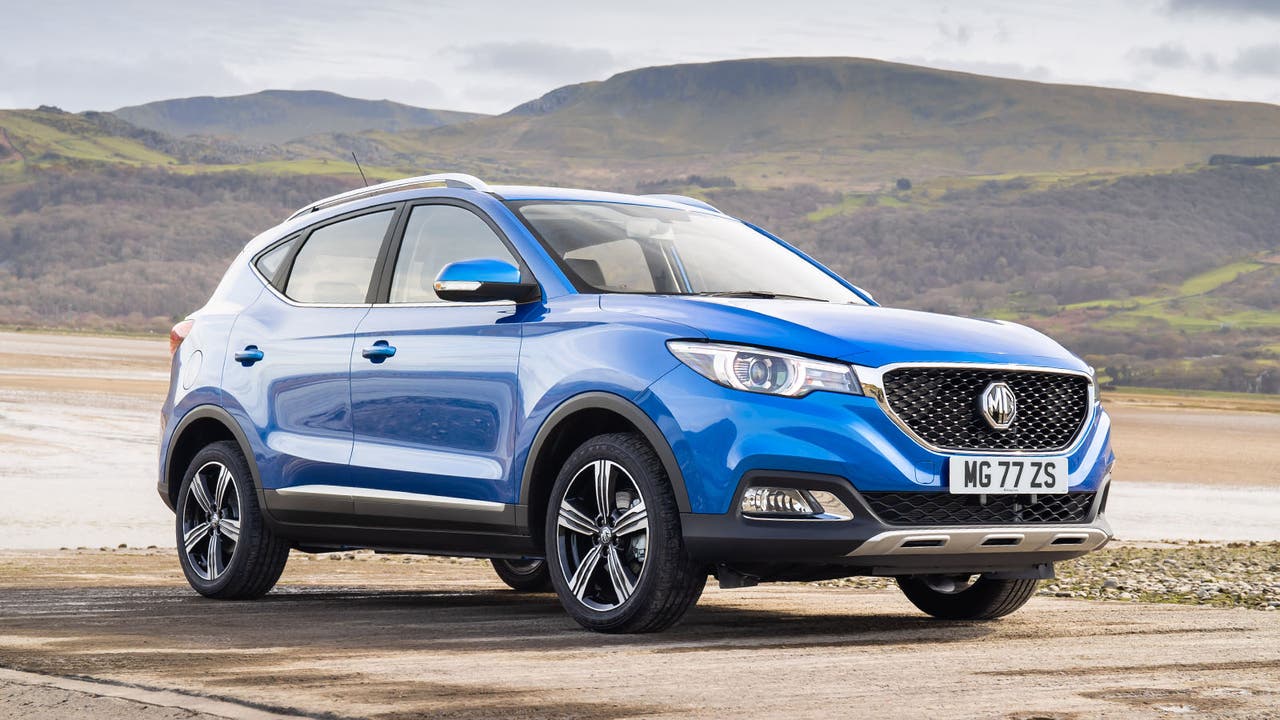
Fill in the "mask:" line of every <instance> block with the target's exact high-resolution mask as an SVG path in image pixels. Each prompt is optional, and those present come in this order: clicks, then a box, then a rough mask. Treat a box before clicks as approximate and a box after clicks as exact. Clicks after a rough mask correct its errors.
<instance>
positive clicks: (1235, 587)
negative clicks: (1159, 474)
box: [817, 542, 1280, 612]
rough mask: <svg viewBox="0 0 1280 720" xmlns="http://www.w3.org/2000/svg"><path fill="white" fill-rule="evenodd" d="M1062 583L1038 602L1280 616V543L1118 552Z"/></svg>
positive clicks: (1081, 566) (1062, 576)
mask: <svg viewBox="0 0 1280 720" xmlns="http://www.w3.org/2000/svg"><path fill="white" fill-rule="evenodd" d="M1057 574H1058V577H1057V578H1056V579H1054V580H1045V581H1043V582H1041V583H1040V589H1039V591H1038V592H1037V594H1038V595H1041V596H1047V597H1062V598H1080V599H1086V600H1116V601H1120V602H1153V603H1174V604H1179V605H1210V606H1214V607H1243V608H1250V609H1253V610H1260V611H1263V612H1275V611H1277V610H1280V543H1276V542H1272V543H1260V542H1251V543H1228V544H1225V545H1224V544H1213V543H1199V542H1187V543H1161V544H1160V545H1155V546H1152V545H1124V544H1121V545H1113V546H1111V547H1107V548H1104V549H1102V550H1100V551H1098V552H1095V553H1092V554H1089V555H1086V556H1084V557H1082V558H1076V559H1075V560H1068V561H1067V562H1063V563H1058V566H1057ZM817 584H818V585H821V586H825V587H857V588H865V589H882V588H889V587H893V585H894V582H893V580H890V579H886V578H846V579H843V580H830V581H826V582H822V583H817Z"/></svg>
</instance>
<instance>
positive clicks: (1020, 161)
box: [375, 58, 1280, 187]
mask: <svg viewBox="0 0 1280 720" xmlns="http://www.w3.org/2000/svg"><path fill="white" fill-rule="evenodd" d="M375 139H377V140H378V141H380V142H382V143H384V144H385V145H386V146H387V147H389V148H391V149H393V150H394V152H395V153H397V154H399V155H401V156H416V157H421V158H424V159H433V160H438V159H441V158H450V157H451V158H456V159H461V160H463V161H464V162H472V163H475V164H477V165H481V166H483V164H484V163H485V162H487V161H494V162H497V161H499V160H503V161H505V162H507V163H508V164H512V163H515V164H520V165H523V166H525V167H527V168H528V169H530V170H533V171H535V172H536V173H537V174H543V173H547V174H552V173H558V174H560V175H566V174H567V175H570V176H573V177H582V178H587V179H589V178H592V177H599V176H600V175H601V174H602V173H601V172H600V170H601V164H602V163H608V167H609V168H611V169H612V170H615V171H617V170H621V171H625V172H626V173H628V174H631V175H639V176H641V177H654V176H661V175H662V174H663V173H665V174H689V173H701V174H728V175H730V176H732V177H733V178H734V179H735V180H737V181H738V182H739V183H740V184H749V185H755V186H766V187H767V186H770V185H774V184H777V183H778V182H779V178H781V179H782V180H786V181H803V180H806V179H808V180H813V181H821V182H823V183H824V184H835V185H837V186H839V187H853V186H856V185H858V184H861V183H867V182H875V181H883V180H885V179H886V178H892V177H895V176H897V175H908V176H910V177H939V176H953V175H967V174H991V173H1006V172H1044V171H1048V170H1081V169H1098V168H1116V169H1119V168H1147V167H1161V168H1169V167H1177V166H1180V165H1182V164H1185V163H1188V162H1203V161H1204V160H1205V159H1206V158H1208V157H1209V156H1210V155H1211V154H1214V153H1225V154H1235V155H1266V154H1277V153H1280V107H1278V106H1274V105H1265V104H1259V103H1239V102H1224V101H1216V100H1197V99H1192V98H1183V97H1174V96H1170V95H1157V94H1151V93H1140V92H1133V91H1127V90H1110V89H1103V88H1094V87H1080V86H1070V85H1051V84H1044V83H1036V82H1027V81H1021V80H1007V79H1000V78H992V77H983V76H979V75H971V74H967V73H959V72H949V71H944V70H933V69H929V68H922V67H914V66H910V65H901V64H896V63H888V62H881V61H877V60H863V59H856V58H772V59H760V60H732V61H725V62H713V63H704V64H689V65H672V66H666V67H651V68H643V69H640V70H632V71H629V72H624V73H620V74H618V75H615V76H613V77H611V78H609V79H608V80H605V81H602V82H592V83H584V84H580V85H571V86H568V87H563V88H560V89H558V90H555V91H553V92H551V93H548V94H547V95H544V96H543V97H541V98H538V99H536V100H533V101H531V102H528V103H525V104H523V105H521V106H519V107H517V108H515V109H514V110H512V111H510V112H508V113H506V114H504V115H501V116H497V117H491V118H481V119H479V120H475V121H472V122H469V123H462V124H458V125H451V126H449V127H444V128H437V129H430V130H416V131H408V132H403V133H398V134H396V135H395V136H393V137H377V138H375Z"/></svg>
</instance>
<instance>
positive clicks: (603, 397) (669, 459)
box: [518, 392, 689, 546]
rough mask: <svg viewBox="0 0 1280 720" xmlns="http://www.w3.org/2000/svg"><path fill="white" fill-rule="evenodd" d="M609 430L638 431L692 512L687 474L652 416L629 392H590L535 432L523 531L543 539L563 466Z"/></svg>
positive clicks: (523, 486) (523, 493)
mask: <svg viewBox="0 0 1280 720" xmlns="http://www.w3.org/2000/svg"><path fill="white" fill-rule="evenodd" d="M610 432H638V433H640V434H641V435H643V436H644V438H645V440H646V441H647V442H648V443H649V445H650V447H652V448H653V450H654V452H655V453H657V455H658V459H659V460H660V461H661V462H662V467H663V470H665V471H666V473H667V479H668V481H669V482H670V483H671V489H672V491H673V493H674V494H675V497H676V505H677V506H678V507H679V509H680V512H682V513H687V512H689V494H688V491H687V490H686V488H685V484H684V475H683V474H682V473H681V472H680V464H679V462H677V461H676V456H675V453H674V452H672V450H671V445H670V444H669V443H668V442H667V439H666V436H664V435H663V434H662V431H661V430H660V429H659V428H658V425H657V423H655V422H654V421H653V420H652V419H651V418H650V417H649V416H648V414H646V413H645V412H644V410H641V409H640V408H639V407H637V406H636V405H635V404H633V403H631V402H630V401H628V400H626V399H625V398H623V397H621V396H619V395H614V394H612V393H606V392H588V393H583V394H581V395H575V396H574V397H572V398H569V399H568V400H565V401H564V402H562V403H561V404H560V405H558V406H557V407H556V409H555V410H552V411H551V413H550V414H549V415H548V416H547V419H546V420H545V421H543V423H542V427H540V428H539V429H538V433H537V435H535V436H534V439H533V443H532V444H531V445H530V447H529V455H528V458H527V459H526V460H525V464H524V472H523V474H522V477H521V480H520V507H521V509H522V510H523V512H522V513H521V515H522V516H523V517H522V518H520V519H519V520H518V523H519V525H520V528H519V529H520V531H521V532H527V533H530V534H531V535H532V536H533V537H534V541H535V543H538V544H539V546H540V545H541V535H542V534H541V533H540V532H531V528H538V527H541V526H542V523H543V520H544V518H545V514H546V507H547V501H548V500H549V498H550V495H551V486H552V485H553V484H554V483H555V479H556V475H557V474H558V473H559V470H560V466H561V465H563V464H564V461H565V460H567V459H568V457H569V455H570V454H572V453H573V451H574V450H576V449H577V448H578V446H579V445H581V444H582V443H583V442H585V441H586V440H587V439H588V438H591V437H594V436H596V435H601V434H604V433H610Z"/></svg>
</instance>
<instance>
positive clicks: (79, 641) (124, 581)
mask: <svg viewBox="0 0 1280 720" xmlns="http://www.w3.org/2000/svg"><path fill="white" fill-rule="evenodd" d="M302 557H306V556H295V557H294V559H293V560H292V561H291V564H290V567H289V569H288V571H287V573H286V577H285V578H284V580H283V581H282V587H281V588H280V589H278V590H277V591H276V592H275V593H273V594H272V595H270V596H268V597H267V598H266V599H264V600H261V601H256V602H246V603H224V602H214V601H208V600H204V599H201V598H198V597H196V596H194V595H193V594H192V593H191V592H190V591H189V590H188V589H186V588H185V587H184V586H183V583H182V580H181V576H180V575H179V574H178V572H177V570H176V567H175V564H174V563H173V562H172V560H171V558H169V557H168V556H167V554H156V553H151V554H148V553H145V552H106V553H102V552H86V553H65V552H64V553H49V552H43V553H21V552H12V551H10V552H5V553H3V554H0V606H2V607H3V608H4V610H3V612H2V613H0V666H3V667H5V668H9V669H11V670H18V671H22V672H24V673H34V674H37V675H36V676H35V677H36V678H43V679H44V681H45V682H54V681H56V680H57V679H58V678H65V677H69V676H75V677H82V676H83V677H88V678H90V679H93V680H98V681H106V682H109V683H112V684H111V685H108V686H103V689H102V691H101V692H102V693H103V694H104V695H105V693H107V692H112V691H113V689H115V690H116V691H118V689H119V688H121V687H124V688H132V689H135V690H139V691H140V692H142V691H146V692H151V691H163V690H169V691H175V692H173V693H169V694H166V695H165V697H168V698H170V702H172V698H174V697H178V698H179V700H178V702H181V697H183V696H185V697H187V698H189V702H190V703H191V704H192V706H193V707H196V703H198V702H204V701H207V700H209V699H214V700H220V701H224V702H225V703H226V705H220V706H218V708H221V710H219V709H218V708H213V709H212V712H210V710H209V709H205V710H204V712H210V714H212V715H221V716H223V717H236V716H238V715H237V714H236V713H237V712H240V711H243V712H246V713H247V712H254V713H261V712H262V711H264V710H265V711H273V712H278V713H282V714H300V715H308V716H325V717H374V718H408V717H438V718H530V717H590V718H623V717H626V718H631V717H664V716H672V715H679V716H681V717H691V718H720V717H742V718H763V717H789V718H809V717H813V718H819V717H821V718H826V717H831V716H832V714H833V712H834V711H835V709H836V708H843V709H844V712H853V713H857V714H858V715H860V716H861V715H864V714H865V713H866V712H867V711H868V709H873V710H871V711H870V712H871V714H872V715H874V716H897V717H929V718H972V717H1000V718H1052V719H1064V720H1065V719H1066V718H1080V717H1117V718H1119V717H1123V718H1169V717H1179V716H1188V715H1189V716H1194V717H1219V718H1261V717H1280V618H1278V617H1277V614H1276V613H1261V612H1257V611H1252V610H1220V609H1210V608H1195V607H1183V606H1165V605H1141V604H1120V603H1105V602H1084V601H1074V600H1060V599H1056V598H1034V599H1033V600H1032V601H1031V602H1030V604H1028V606H1027V607H1025V608H1024V609H1023V610H1022V611H1021V612H1019V613H1017V614H1015V615H1012V616H1010V617H1008V618H1006V619H1004V620H1002V621H998V622H993V623H940V622H936V621H931V620H928V619H926V618H924V617H923V616H921V615H919V614H918V613H917V612H915V611H914V609H913V608H911V607H910V606H909V605H908V604H907V602H906V601H905V600H904V599H902V597H901V596H900V595H899V594H898V593H896V592H892V591H878V592H876V591H855V590H847V589H835V588H819V587H814V586H810V585H774V586H768V587H759V588H752V589H748V590H733V591H722V590H719V589H712V588H708V590H707V593H706V594H705V595H704V596H703V600H702V602H701V603H700V604H699V606H698V607H697V608H695V609H694V610H693V611H692V612H691V613H690V615H689V616H688V618H687V619H686V621H685V622H684V623H682V624H681V625H678V626H677V627H676V628H674V629H673V630H671V631H669V632H668V633H665V634H662V635H657V636H641V637H611V636H601V635H596V634H591V633H587V632H584V631H582V630H580V629H578V628H577V627H576V626H575V625H574V624H573V623H572V622H571V621H570V620H569V619H568V618H567V617H566V616H565V615H564V614H563V612H562V611H561V610H560V608H559V606H558V604H557V603H556V601H555V599H554V598H553V597H552V596H548V595H526V594H520V593H515V592H511V591H508V590H504V589H501V587H502V586H500V585H499V584H498V583H497V582H496V579H495V578H494V576H493V575H492V573H491V571H490V570H489V569H488V567H487V565H486V564H484V563H482V562H479V561H450V560H438V559H412V560H411V561H408V562H405V561H404V559H403V558H399V557H394V556H376V557H375V556H356V557H357V559H354V560H330V559H328V558H327V557H321V558H318V559H305V560H304V559H300V558H302ZM24 679H25V681H24ZM35 682H36V680H35V679H33V678H32V676H30V675H23V676H19V677H18V679H17V680H15V679H14V678H13V677H12V676H6V675H3V674H0V700H2V699H3V698H5V697H11V698H19V699H21V698H24V697H25V698H26V702H27V703H28V706H27V707H28V708H30V709H31V712H30V713H27V714H22V715H19V716H21V717H59V716H58V715H56V714H51V713H50V712H47V711H45V710H43V709H42V708H44V707H45V706H46V705H47V703H48V702H49V700H48V695H49V694H51V693H52V694H55V695H57V694H68V695H69V696H70V701H72V702H75V703H79V705H73V706H72V707H77V708H87V709H88V710H91V711H92V712H91V713H90V714H93V715H94V716H95V717H125V716H126V715H129V714H135V713H136V714H140V715H141V716H143V717H180V716H179V715H172V714H164V713H170V712H171V709H172V707H173V706H172V705H163V704H157V705H149V704H147V703H146V702H145V698H146V697H149V696H148V695H146V694H143V695H140V696H139V697H141V698H143V700H142V701H139V700H129V701H127V702H128V703H129V704H126V705H123V706H121V705H119V704H118V703H120V702H122V701H121V700H120V699H119V698H113V697H110V696H106V697H103V698H101V699H97V698H95V696H94V695H93V694H92V693H89V692H84V691H83V689H82V691H81V692H80V693H79V694H76V693H69V692H68V691H67V690H63V689H58V688H48V687H46V688H43V689H41V688H39V687H35V685H34V683H35ZM24 694H25V695H24ZM57 696H58V697H61V695H57ZM41 703H44V705H42V704H41ZM99 703H103V704H104V705H103V708H104V709H103V711H102V712H101V713H99V712H98V707H99ZM106 704H110V707H107V705H106ZM0 707H6V708H8V709H9V712H12V706H9V705H7V704H0ZM143 707H148V708H149V710H148V711H147V713H141V712H137V711H138V710H139V709H140V708H143ZM166 708H169V709H166ZM235 708H239V710H236V709H235ZM5 712H6V710H3V709H0V716H3V714H4V713H5ZM153 713H154V714H153ZM63 716H65V715H63ZM259 716H260V715H259ZM245 717H247V715H246V716H245Z"/></svg>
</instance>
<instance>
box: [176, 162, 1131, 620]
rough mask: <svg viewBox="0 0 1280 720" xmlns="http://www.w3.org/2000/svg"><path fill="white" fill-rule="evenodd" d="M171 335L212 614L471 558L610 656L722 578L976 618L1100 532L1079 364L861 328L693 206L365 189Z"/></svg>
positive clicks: (983, 326) (1003, 336)
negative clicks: (352, 554)
mask: <svg viewBox="0 0 1280 720" xmlns="http://www.w3.org/2000/svg"><path fill="white" fill-rule="evenodd" d="M170 339H171V346H172V349H173V370H172V386H171V389H170V392H169V395H168V398H167V400H166V402H165V405H164V411H163V416H164V417H163V423H164V430H163V441H162V443H161V457H160V468H159V470H160V480H159V491H160V496H161V497H162V498H163V499H164V501H165V502H166V503H167V504H168V505H169V507H171V508H173V509H174V511H175V513H176V525H177V550H178V558H179V560H180V561H181V564H182V568H183V571H184V572H185V574H186V577H187V579H188V580H189V581H190V583H191V585H192V587H193V588H195V590H196V591H197V592H199V593H200V594H202V595H205V596H208V597H213V598H225V599H235V598H252V597H257V596H261V595H263V594H264V593H266V592H268V591H269V590H270V589H271V587H272V586H273V585H274V584H275V582H276V580H277V579H278V578H279V577H280V573H281V571H282V570H283V568H284V565H285V561H286V559H287V558H288V555H289V552H290V550H291V549H296V550H300V551H303V552H320V551H329V550H334V549H341V548H370V549H373V550H375V551H377V552H397V553H431V554H442V555H466V556H475V557H483V558H491V559H492V562H493V565H494V568H495V570H496V571H497V573H498V575H499V576H500V577H501V578H502V579H503V580H504V581H506V583H507V584H509V585H510V586H512V587H514V588H516V589H519V590H525V591H539V590H549V589H552V588H554V590H555V592H556V593H557V594H558V595H559V598H560V600H561V602H562V603H563V605H564V607H565V609H566V610H567V611H568V613H569V614H570V615H571V616H572V617H573V618H574V619H575V620H576V621H577V622H579V623H580V624H582V625H583V626H584V627H587V628H590V629H592V630H599V631H605V632H645V631H655V630H660V629H663V628H666V627H668V626H670V625H671V624H672V623H674V622H676V621H677V620H678V619H679V618H680V617H681V616H682V615H683V614H684V612H685V611H686V610H687V609H688V608H689V607H690V606H691V605H693V603H694V602H696V601H697V599H698V597H699V595H700V594H701V592H702V589H703V586H704V585H705V584H706V581H707V578H708V577H709V576H715V577H716V578H717V579H718V580H719V582H720V584H721V586H722V587H743V586H748V585H753V584H755V583H758V582H765V581H776V580H816V579H823V578H835V577H845V576H852V575H877V576H887V577H893V578H896V579H897V582H898V585H899V586H900V587H901V589H902V591H903V592H904V593H905V594H906V597H907V598H908V599H909V600H910V601H911V602H912V603H914V604H915V605H916V606H917V607H918V608H920V609H921V610H923V611H924V612H926V613H928V614H930V615H933V616H935V617H939V618H949V619H989V618H995V617H999V616H1002V615H1005V614H1007V613H1009V612H1012V611H1013V610H1015V609H1017V608H1018V607H1020V606H1021V605H1022V604H1023V603H1025V602H1026V601H1027V599H1028V598H1029V597H1030V596H1031V595H1032V593H1033V592H1034V591H1035V587H1036V584H1037V582H1038V581H1039V580H1040V579H1043V578H1049V577H1052V576H1053V567H1054V563H1055V562H1057V561H1060V560H1066V559H1068V558H1072V557H1076V556H1079V555H1082V554H1084V553H1087V552H1089V551H1091V550H1095V549H1097V548H1099V547H1101V546H1103V545H1104V544H1105V543H1106V542H1107V541H1108V540H1109V539H1110V537H1111V533H1110V529H1109V527H1108V525H1107V523H1106V521H1105V520H1104V512H1105V510H1106V504H1107V489H1108V483H1109V482H1110V479H1111V467H1112V463H1113V454H1112V451H1111V446H1110V440H1109V435H1110V420H1109V419H1108V417H1107V414H1106V413H1105V412H1103V410H1102V408H1101V407H1100V405H1099V404H1098V397H1097V389H1096V385H1095V381H1094V376H1093V372H1092V370H1091V369H1090V368H1089V367H1088V366H1087V365H1086V364H1085V363H1084V362H1082V361H1081V360H1080V359H1079V358H1077V357H1075V356H1074V355H1072V354H1071V353H1069V352H1067V351H1066V350H1064V349H1063V348H1062V347H1061V346H1060V345H1058V344H1057V343H1055V342H1054V341H1052V340H1050V339H1049V338H1047V337H1045V336H1043V335H1041V334H1039V333H1037V332H1035V331H1033V330H1030V329H1028V328H1025V327H1021V326H1019V325H1015V324H1011V323H1007V322H1001V321H998V320H973V319H963V318H957V317H947V316H943V315H934V314H928V313H923V312H913V311H908V310H898V309H892V308H887V307H881V306H879V305H877V304H876V303H875V302H874V301H873V300H872V298H871V296H870V295H868V294H867V293H866V292H863V291H862V290H860V289H859V288H858V287H856V286H854V285H852V284H850V283H849V282H847V281H845V280H844V279H842V278H840V277H839V276H838V275H836V274H835V273H834V272H832V271H830V270H828V269H826V268H824V267H822V266H821V265H819V264H818V263H817V262H815V261H814V260H812V259H810V258H808V257H806V256H805V255H804V254H803V253H801V252H799V251H798V250H796V249H795V248H793V247H791V246H790V245H788V244H786V243H785V242H783V241H782V240H780V239H778V238H776V237H774V236H773V235H770V234H769V233H768V232H766V231H764V230H762V229H760V228H758V227H755V226H754V225H751V224H750V223H748V222H744V221H742V220H737V219H734V218H731V217H728V216H727V215H725V214H723V213H721V212H719V211H717V210H716V209H715V208H714V207H711V206H710V205H707V204H705V203H703V202H700V201H698V200H694V199H691V198H685V197H678V196H655V195H644V196H633V195H617V194H609V193H600V192H589V191H583V190H565V189H555V188H540V187H505V186H504V187H497V186H493V187H491V186H487V185H486V184H485V183H483V182H481V181H480V180H477V179H476V178H473V177H470V176H466V175H458V174H444V175H434V176H426V177H419V178H410V179H407V180H401V181H396V182H392V183H385V184H382V185H376V186H373V187H369V188H362V189H360V190H356V191H353V192H349V193H345V194H343V195H338V196H335V197H332V198H329V199H326V200H322V201H320V202H317V203H315V204H313V205H310V206H308V207H305V208H303V209H302V210H299V211H298V212H297V213H295V214H294V215H293V216H292V217H290V218H289V219H288V220H286V221H285V222H284V223H283V224H281V225H279V226H277V227H275V228H273V229H271V230H268V231H267V232H265V233H263V234H262V235H260V236H259V237H257V238H255V239H254V240H252V241H251V242H250V243H249V244H248V246H247V247H246V248H245V249H244V251H243V252H242V253H241V254H240V256H239V257H238V258H236V260H235V261H234V262H233V263H232V265H231V267H230V269H229V270H228V271H227V273H226V275H225V276H224V277H223V279H222V281H221V283H220V284H219V285H218V288H217V290H216V291H215V292H214V293H213V296H212V298H211V299H210V300H209V302H208V304H207V305H205V306H204V307H203V308H202V309H200V310H199V311H198V312H196V313H194V314H192V315H191V316H190V318H189V319H187V320H186V321H184V322H182V323H179V324H178V325H177V326H176V327H175V328H174V330H173V332H172V335H171V338H170Z"/></svg>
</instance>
